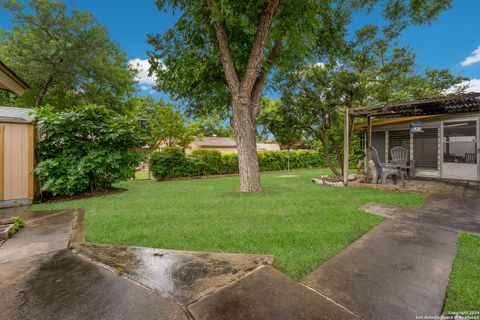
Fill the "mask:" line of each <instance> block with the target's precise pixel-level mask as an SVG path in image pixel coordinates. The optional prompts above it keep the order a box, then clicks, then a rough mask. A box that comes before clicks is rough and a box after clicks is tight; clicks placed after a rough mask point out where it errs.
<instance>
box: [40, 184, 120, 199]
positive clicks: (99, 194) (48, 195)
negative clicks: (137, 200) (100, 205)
mask: <svg viewBox="0 0 480 320" xmlns="http://www.w3.org/2000/svg"><path fill="white" fill-rule="evenodd" d="M125 191H128V189H123V188H110V189H105V190H102V191H93V192H82V193H79V194H76V195H73V196H54V195H53V194H51V193H50V192H43V193H42V197H41V199H40V201H41V202H42V203H53V202H64V201H72V200H79V199H87V198H93V197H103V196H109V195H112V194H117V193H122V192H125Z"/></svg>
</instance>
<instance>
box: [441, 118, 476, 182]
mask: <svg viewBox="0 0 480 320" xmlns="http://www.w3.org/2000/svg"><path fill="white" fill-rule="evenodd" d="M442 129H443V132H442V153H443V159H442V177H443V178H450V179H462V180H478V169H479V168H478V119H466V120H463V121H462V120H455V121H445V122H443V126H442Z"/></svg>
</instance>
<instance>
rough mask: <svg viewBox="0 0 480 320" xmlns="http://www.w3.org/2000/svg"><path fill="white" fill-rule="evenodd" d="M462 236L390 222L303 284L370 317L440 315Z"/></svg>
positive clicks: (344, 251) (337, 256) (397, 317)
mask: <svg viewBox="0 0 480 320" xmlns="http://www.w3.org/2000/svg"><path fill="white" fill-rule="evenodd" d="M456 242H457V233H456V232H451V231H446V230H441V229H438V228H433V227H430V226H427V225H421V224H418V223H410V222H407V221H404V220H396V219H386V220H384V221H383V222H381V223H380V224H379V225H377V226H376V227H375V228H374V229H372V230H371V231H370V232H369V233H367V234H366V235H364V236H363V237H362V238H360V239H359V240H357V241H356V242H354V243H353V244H352V245H350V246H349V247H347V248H346V249H344V250H343V251H341V252H340V253H339V254H338V255H336V256H335V257H333V258H332V259H330V260H329V261H327V262H326V263H325V264H323V265H322V266H320V267H319V268H318V269H317V270H315V271H314V272H312V273H311V274H309V275H308V276H307V277H305V278H304V279H302V280H301V282H302V283H303V284H305V285H307V286H309V287H311V288H313V289H315V290H317V291H319V292H321V293H322V294H324V295H326V296H328V297H329V298H331V299H333V300H334V301H336V302H338V303H340V304H341V305H343V306H344V307H346V308H348V309H349V310H351V311H353V312H355V313H356V314H359V315H360V316H362V317H363V318H365V319H389V320H396V319H398V320H405V319H415V318H416V317H417V316H439V315H440V314H441V312H442V308H443V301H444V298H445V293H446V290H447V286H448V282H449V277H450V272H451V265H452V262H453V258H454V256H455V252H456V247H457V244H456Z"/></svg>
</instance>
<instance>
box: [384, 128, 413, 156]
mask: <svg viewBox="0 0 480 320" xmlns="http://www.w3.org/2000/svg"><path fill="white" fill-rule="evenodd" d="M394 147H404V148H405V149H407V150H410V130H394V131H388V150H389V151H390V150H392V148H394ZM389 156H390V153H389Z"/></svg>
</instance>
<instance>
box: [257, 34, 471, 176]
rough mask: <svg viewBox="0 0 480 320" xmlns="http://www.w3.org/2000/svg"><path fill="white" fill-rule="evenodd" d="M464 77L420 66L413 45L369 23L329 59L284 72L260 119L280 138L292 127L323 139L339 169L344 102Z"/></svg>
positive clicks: (351, 104) (430, 92)
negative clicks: (275, 95)
mask: <svg viewBox="0 0 480 320" xmlns="http://www.w3.org/2000/svg"><path fill="white" fill-rule="evenodd" d="M314 49H315V48H314ZM464 80H465V79H464V78H462V77H455V76H453V75H452V74H451V73H450V72H449V71H448V70H432V69H427V70H422V69H421V68H419V67H418V66H417V65H416V64H415V55H414V54H413V52H412V50H411V49H410V48H409V47H406V46H405V47H399V46H398V45H396V43H395V41H392V40H391V41H388V40H386V39H385V38H382V37H380V35H379V32H378V29H377V28H376V27H375V26H371V25H367V26H365V27H364V28H362V29H360V30H358V31H357V32H356V35H355V38H354V39H352V40H351V41H349V42H346V43H345V48H343V49H342V50H339V51H338V54H336V55H332V56H330V57H329V60H328V61H327V62H325V63H314V62H310V63H306V64H305V65H304V67H303V68H302V69H301V70H299V71H296V72H292V73H290V74H289V75H288V76H287V77H285V78H284V79H283V80H282V82H281V86H279V90H281V92H282V96H281V99H280V101H279V102H278V103H276V104H274V106H273V108H269V109H266V110H263V111H262V114H261V116H260V119H261V121H262V123H264V124H265V125H266V126H267V128H268V129H269V130H270V132H272V133H273V134H274V135H277V134H278V135H279V137H280V139H283V138H284V136H285V134H286V133H290V135H293V136H294V135H295V134H296V135H301V136H303V137H305V138H307V139H310V140H316V141H319V142H321V146H322V150H323V153H324V156H325V159H326V161H327V163H328V165H329V167H330V169H331V170H332V172H333V173H334V174H339V172H338V170H337V166H338V165H339V164H341V163H342V162H343V150H342V146H343V144H342V141H343V111H344V110H345V108H356V107H365V106H368V105H373V104H379V103H388V102H391V101H398V100H402V99H406V98H408V99H412V98H413V99H421V98H428V97H434V96H439V95H443V94H445V93H446V92H447V90H448V89H450V88H453V87H455V86H456V85H458V84H459V83H461V82H462V81H464ZM461 89H462V88H461V87H459V88H458V90H461ZM351 126H352V127H351V130H353V122H351ZM350 136H352V135H350Z"/></svg>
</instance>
